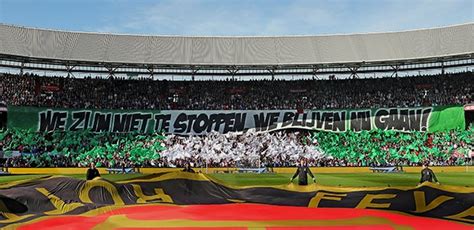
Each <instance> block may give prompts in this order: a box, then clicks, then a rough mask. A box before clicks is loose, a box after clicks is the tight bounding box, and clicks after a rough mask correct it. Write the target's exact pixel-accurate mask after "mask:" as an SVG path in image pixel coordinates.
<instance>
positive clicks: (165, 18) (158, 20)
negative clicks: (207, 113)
mask: <svg viewBox="0 0 474 230" xmlns="http://www.w3.org/2000/svg"><path fill="white" fill-rule="evenodd" d="M0 22H1V23H6V24H14V25H21V26H27V27H37V28H48V29H60V30H71V31H89V32H104V33H121V34H147V35H196V36H232V35H237V36H260V35H263V36H274V35H324V34H348V33H367V32H384V31H402V30H412V29H420V28H430V27H440V26H448V25H454V24H462V23H469V22H474V1H473V0H313V1H311V0H155V1H151V0H0Z"/></svg>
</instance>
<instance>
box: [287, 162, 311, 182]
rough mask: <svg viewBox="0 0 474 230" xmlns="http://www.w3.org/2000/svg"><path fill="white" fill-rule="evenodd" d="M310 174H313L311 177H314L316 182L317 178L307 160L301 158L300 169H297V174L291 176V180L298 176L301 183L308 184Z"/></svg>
mask: <svg viewBox="0 0 474 230" xmlns="http://www.w3.org/2000/svg"><path fill="white" fill-rule="evenodd" d="M308 174H309V175H310V176H311V178H313V183H315V182H316V178H315V177H314V175H313V173H312V172H311V170H310V169H309V167H308V165H307V164H306V161H305V160H304V159H301V160H300V165H299V166H298V169H296V172H295V175H293V177H291V178H290V182H293V180H294V179H295V178H296V177H297V176H298V184H299V185H308Z"/></svg>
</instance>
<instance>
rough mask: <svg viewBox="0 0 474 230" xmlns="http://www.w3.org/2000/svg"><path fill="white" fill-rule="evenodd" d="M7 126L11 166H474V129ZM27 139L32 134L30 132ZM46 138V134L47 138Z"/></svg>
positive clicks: (1, 148) (2, 146) (3, 142)
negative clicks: (150, 130) (149, 130)
mask: <svg viewBox="0 0 474 230" xmlns="http://www.w3.org/2000/svg"><path fill="white" fill-rule="evenodd" d="M22 132H23V131H13V132H12V131H8V130H7V131H6V132H5V133H6V135H3V136H1V138H0V152H1V153H3V155H4V157H6V158H4V159H6V162H4V166H7V167H77V166H83V167H84V166H88V165H89V164H90V163H92V162H93V163H95V164H96V165H97V166H98V167H108V168H125V167H183V166H184V165H186V164H187V163H190V164H191V166H193V167H202V168H204V167H264V166H266V167H286V166H295V165H297V163H298V162H299V160H300V159H302V158H304V159H306V160H307V161H308V164H309V165H310V166H318V167H338V166H342V167H343V166H356V167H358V166H388V165H391V166H399V165H400V166H417V165H421V164H422V163H423V162H430V163H431V164H432V165H440V166H441V165H442V166H451V165H470V164H472V163H474V162H473V161H472V160H473V157H474V130H473V129H468V130H451V131H446V132H437V133H432V134H428V133H422V132H412V133H400V132H395V131H383V130H373V131H363V132H360V133H356V132H352V131H348V132H345V133H330V132H314V131H298V132H294V131H293V132H291V131H278V132H272V133H254V132H247V133H243V134H236V133H227V134H220V133H216V132H214V133H210V134H208V135H205V136H189V137H185V136H175V135H169V136H162V135H158V134H153V135H141V134H113V133H100V134H95V133H90V132H69V133H67V134H64V133H61V132H55V133H53V135H51V134H43V133H37V132H30V131H27V132H26V134H25V133H23V134H21V133H22ZM28 136H30V137H28ZM45 136H46V137H45Z"/></svg>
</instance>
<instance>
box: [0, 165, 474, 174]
mask: <svg viewBox="0 0 474 230" xmlns="http://www.w3.org/2000/svg"><path fill="white" fill-rule="evenodd" d="M98 169H99V172H100V173H101V174H107V173H108V172H107V171H106V170H107V168H98ZM272 169H273V170H270V171H272V172H273V173H294V172H295V168H294V167H278V168H277V167H275V168H272ZM421 169H422V168H421V167H403V171H404V172H407V173H419V172H420V171H421ZM431 169H433V171H434V172H438V173H439V172H466V171H474V167H473V166H449V167H431ZM4 170H5V169H4ZM179 170H181V168H137V169H136V171H137V172H139V173H143V174H154V173H164V172H172V171H179ZM194 170H195V171H196V172H203V173H237V171H238V169H237V168H194ZM86 171H87V168H8V172H9V173H10V174H48V175H51V174H84V173H86ZM311 171H312V172H313V173H371V172H372V170H370V167H311Z"/></svg>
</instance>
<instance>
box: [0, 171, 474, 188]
mask: <svg viewBox="0 0 474 230" xmlns="http://www.w3.org/2000/svg"><path fill="white" fill-rule="evenodd" d="M42 176H46V175H8V176H0V184H1V183H7V182H11V181H17V180H25V179H34V178H39V177H42ZM67 176H69V177H73V178H79V179H84V177H85V176H84V175H83V174H75V175H67ZM102 176H103V178H105V179H107V180H110V181H122V180H129V179H133V178H136V177H140V176H143V175H142V174H126V175H122V174H105V175H102ZM210 176H211V177H213V178H215V179H218V180H220V181H224V182H226V183H228V184H231V185H237V186H249V185H281V184H287V183H289V180H290V177H291V176H292V175H291V174H250V173H242V174H226V173H218V174H210ZM436 176H437V177H438V179H439V180H440V182H441V184H445V185H457V186H469V187H474V172H460V173H437V174H436ZM419 177H420V175H419V173H390V174H389V173H351V174H346V173H343V174H342V173H337V174H336V173H334V174H331V173H325V174H317V175H316V179H317V183H319V184H322V185H330V186H357V187H363V186H366V187H370V186H388V185H389V186H414V185H416V184H417V183H418V180H419ZM295 182H296V180H295Z"/></svg>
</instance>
